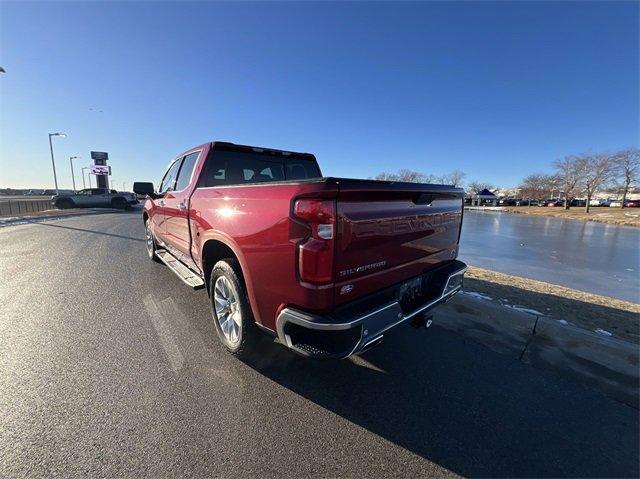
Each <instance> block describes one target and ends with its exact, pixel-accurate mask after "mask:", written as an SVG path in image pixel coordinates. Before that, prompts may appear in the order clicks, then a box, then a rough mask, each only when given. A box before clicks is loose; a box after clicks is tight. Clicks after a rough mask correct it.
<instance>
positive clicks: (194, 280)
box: [156, 249, 204, 289]
mask: <svg viewBox="0 0 640 479" xmlns="http://www.w3.org/2000/svg"><path fill="white" fill-rule="evenodd" d="M156 256H157V257H158V258H159V259H160V261H162V262H163V263H164V264H166V265H167V266H168V267H169V269H170V270H171V271H173V272H174V273H175V274H176V275H177V276H178V278H180V279H181V280H182V282H183V283H184V284H186V285H187V286H191V287H192V288H193V289H202V288H204V281H203V280H202V278H201V277H200V275H199V274H198V273H196V272H195V271H193V270H192V269H191V268H189V267H188V266H186V265H185V264H184V263H182V262H181V261H180V260H179V259H178V258H176V257H175V256H173V255H172V254H171V253H169V252H168V251H167V250H166V249H157V250H156Z"/></svg>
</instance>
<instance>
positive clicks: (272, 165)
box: [199, 150, 321, 186]
mask: <svg viewBox="0 0 640 479" xmlns="http://www.w3.org/2000/svg"><path fill="white" fill-rule="evenodd" d="M320 176H321V175H320V170H319V169H318V165H317V164H316V162H315V160H312V159H306V158H300V157H295V156H291V157H286V156H280V155H271V154H262V153H253V152H246V151H226V150H222V151H218V150H214V151H213V152H212V153H211V154H210V155H209V158H207V162H206V163H205V165H204V169H203V172H202V175H201V177H200V182H199V186H219V185H238V184H248V183H264V182H270V181H285V180H305V179H309V178H319V177H320Z"/></svg>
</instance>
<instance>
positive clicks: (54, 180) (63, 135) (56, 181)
mask: <svg viewBox="0 0 640 479" xmlns="http://www.w3.org/2000/svg"><path fill="white" fill-rule="evenodd" d="M52 136H60V137H62V138H64V137H65V136H67V135H65V134H64V133H60V132H58V133H49V149H50V150H51V166H53V182H54V183H55V185H56V195H57V194H58V178H57V177H56V161H55V160H54V158H53V143H52V142H51V137H52Z"/></svg>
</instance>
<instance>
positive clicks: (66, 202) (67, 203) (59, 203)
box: [55, 198, 73, 210]
mask: <svg viewBox="0 0 640 479" xmlns="http://www.w3.org/2000/svg"><path fill="white" fill-rule="evenodd" d="M55 206H56V208H59V209H61V210H66V209H68V208H73V201H71V200H70V199H69V198H61V199H59V200H56V204H55Z"/></svg>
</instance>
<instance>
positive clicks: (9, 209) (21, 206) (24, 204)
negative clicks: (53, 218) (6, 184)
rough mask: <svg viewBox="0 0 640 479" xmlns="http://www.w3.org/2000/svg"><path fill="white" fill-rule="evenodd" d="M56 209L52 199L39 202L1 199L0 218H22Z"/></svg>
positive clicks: (39, 200)
mask: <svg viewBox="0 0 640 479" xmlns="http://www.w3.org/2000/svg"><path fill="white" fill-rule="evenodd" d="M52 209H54V207H53V205H52V204H51V200H50V199H46V200H44V199H38V200H23V199H20V200H2V199H0V216H21V215H25V214H29V213H37V212H38V211H46V210H52Z"/></svg>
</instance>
